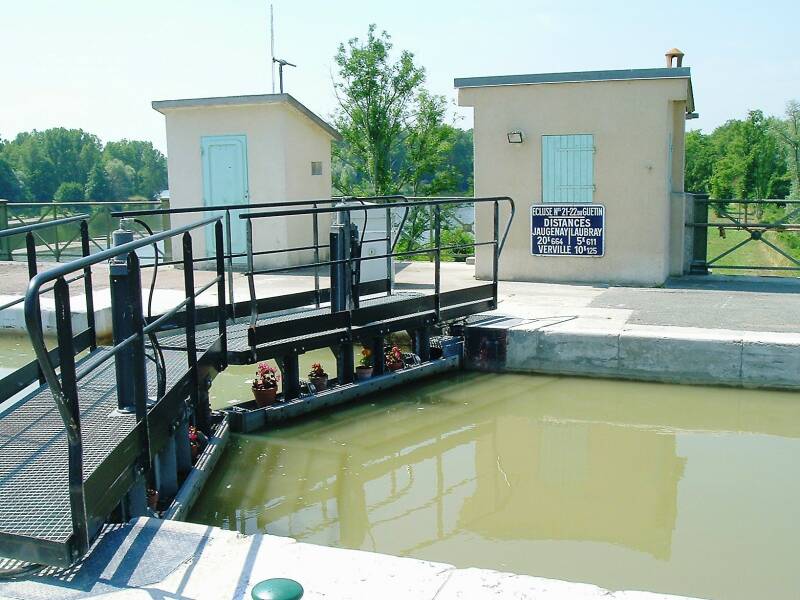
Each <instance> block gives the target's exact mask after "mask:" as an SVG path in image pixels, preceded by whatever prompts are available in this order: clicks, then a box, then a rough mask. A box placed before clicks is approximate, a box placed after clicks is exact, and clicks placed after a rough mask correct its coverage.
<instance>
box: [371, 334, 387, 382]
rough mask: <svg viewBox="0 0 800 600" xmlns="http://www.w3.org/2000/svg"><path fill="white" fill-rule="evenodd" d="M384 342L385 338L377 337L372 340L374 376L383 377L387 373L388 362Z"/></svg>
mask: <svg viewBox="0 0 800 600" xmlns="http://www.w3.org/2000/svg"><path fill="white" fill-rule="evenodd" d="M383 347H384V341H383V336H379V337H376V338H374V339H373V340H372V347H371V348H370V350H371V351H372V374H373V375H383V374H384V373H385V372H386V360H385V358H384V354H383Z"/></svg>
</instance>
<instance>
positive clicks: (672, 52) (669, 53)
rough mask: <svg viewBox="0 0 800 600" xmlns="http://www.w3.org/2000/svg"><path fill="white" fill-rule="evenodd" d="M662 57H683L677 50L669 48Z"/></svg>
mask: <svg viewBox="0 0 800 600" xmlns="http://www.w3.org/2000/svg"><path fill="white" fill-rule="evenodd" d="M664 56H684V54H683V52H681V51H680V50H678V49H677V48H670V49H669V50H667V51H666V52H665V53H664Z"/></svg>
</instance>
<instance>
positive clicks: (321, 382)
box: [308, 375, 328, 392]
mask: <svg viewBox="0 0 800 600" xmlns="http://www.w3.org/2000/svg"><path fill="white" fill-rule="evenodd" d="M308 383H310V384H311V385H313V386H314V389H315V390H317V391H318V392H321V391H322V390H324V389H326V388H327V387H328V376H327V375H325V376H323V377H309V378H308Z"/></svg>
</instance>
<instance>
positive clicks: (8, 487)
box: [0, 348, 188, 544]
mask: <svg viewBox="0 0 800 600" xmlns="http://www.w3.org/2000/svg"><path fill="white" fill-rule="evenodd" d="M107 353H108V350H107V349H105V348H98V349H97V350H95V351H94V352H92V353H91V354H89V355H88V356H87V357H85V358H84V359H83V360H81V362H80V364H79V367H78V373H79V374H80V373H82V372H86V370H87V367H88V365H90V364H92V363H95V362H96V361H97V360H98V359H99V358H101V357H102V356H103V355H104V354H107ZM164 360H165V363H166V367H167V389H169V388H170V386H171V385H173V384H174V383H175V382H176V381H178V380H179V379H180V378H181V377H182V376H183V374H184V373H186V371H187V368H188V367H187V363H186V353H185V352H180V351H165V352H164ZM147 372H148V389H149V393H150V395H155V394H156V376H155V369H154V368H153V365H152V363H150V361H148V371H147ZM79 376H80V375H79ZM79 398H80V407H81V430H82V437H83V468H84V480H85V479H86V478H87V477H88V476H89V475H90V474H91V473H92V472H93V471H94V469H95V468H97V466H98V465H99V464H100V463H101V462H102V461H103V460H104V459H105V458H106V457H107V456H108V455H109V453H110V452H111V451H112V450H113V449H114V448H115V447H116V446H117V444H118V441H119V439H120V438H121V437H123V436H124V435H126V434H127V433H129V432H130V431H131V430H132V428H133V427H134V425H135V417H134V416H133V415H117V414H114V415H112V413H113V411H114V409H116V407H117V397H116V374H115V370H114V361H113V360H108V361H107V362H106V363H105V364H103V365H101V366H99V367H97V369H95V370H94V371H93V372H91V373H89V374H88V375H86V377H85V378H84V379H81V380H80V381H79ZM7 404H8V406H4V407H3V409H2V410H0V536H3V535H14V536H24V537H28V538H37V539H41V540H47V541H49V542H54V543H61V544H63V543H66V542H67V540H68V539H69V538H70V536H71V535H72V518H71V512H70V504H69V491H68V485H67V456H68V452H67V441H66V433H65V431H64V424H63V422H62V420H61V417H60V415H59V412H58V409H57V408H56V405H55V402H54V401H53V397H52V395H51V393H50V390H49V388H48V387H47V386H42V387H39V388H38V389H36V390H35V391H33V392H31V393H30V394H28V395H27V396H25V397H24V398H22V399H20V400H17V401H9V402H8V403H7Z"/></svg>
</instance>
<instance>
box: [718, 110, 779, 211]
mask: <svg viewBox="0 0 800 600" xmlns="http://www.w3.org/2000/svg"><path fill="white" fill-rule="evenodd" d="M773 129H774V119H768V118H767V117H765V116H764V113H763V112H762V111H760V110H753V111H750V112H749V113H748V116H747V119H745V120H744V121H738V120H732V121H728V122H727V123H725V124H724V125H722V126H721V127H718V128H717V129H716V130H715V131H714V133H713V137H714V143H715V146H716V152H717V154H718V156H719V158H718V159H717V160H716V162H715V164H714V166H713V173H712V175H711V179H710V191H711V195H712V196H713V197H714V198H742V199H752V198H782V197H783V196H784V195H785V194H786V192H787V191H788V189H787V188H788V186H787V183H788V180H787V177H786V156H785V151H784V149H783V148H782V147H781V145H780V143H779V142H778V140H777V138H776V137H775V135H773V133H772V131H773Z"/></svg>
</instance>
